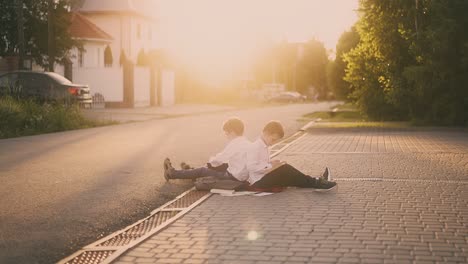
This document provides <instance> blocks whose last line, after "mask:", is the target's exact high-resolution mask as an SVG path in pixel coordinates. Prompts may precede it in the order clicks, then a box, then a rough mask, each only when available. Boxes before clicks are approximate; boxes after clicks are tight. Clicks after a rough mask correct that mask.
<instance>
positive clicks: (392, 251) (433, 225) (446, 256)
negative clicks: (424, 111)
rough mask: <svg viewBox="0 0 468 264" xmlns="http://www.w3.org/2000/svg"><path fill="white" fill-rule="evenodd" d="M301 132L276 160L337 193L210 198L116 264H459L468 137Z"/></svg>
mask: <svg viewBox="0 0 468 264" xmlns="http://www.w3.org/2000/svg"><path fill="white" fill-rule="evenodd" d="M309 132H310V133H309V134H307V135H306V136H304V137H302V138H301V139H300V140H299V141H297V142H295V143H294V144H293V145H292V146H291V147H290V148H288V149H287V150H286V151H285V152H283V153H282V154H280V155H279V156H278V157H277V158H279V159H284V160H286V161H288V162H289V163H291V164H293V165H294V166H296V167H297V168H299V169H301V170H303V171H304V172H307V173H310V174H311V175H316V174H318V173H319V172H321V171H322V170H323V167H324V166H325V165H327V166H330V167H331V169H332V173H333V175H334V177H335V178H336V179H337V181H338V186H339V188H338V190H336V191H333V192H329V193H317V192H314V191H313V190H310V189H294V188H291V189H287V190H286V191H284V192H282V193H278V194H274V195H271V196H264V197H251V196H241V197H222V196H219V195H214V196H212V197H210V198H209V199H207V200H206V201H205V202H204V203H202V204H201V205H199V206H198V207H196V208H195V209H193V210H192V211H191V212H189V213H188V214H186V215H185V216H183V217H182V218H180V219H179V220H177V221H176V222H175V223H173V224H172V225H170V226H169V227H168V228H166V229H164V230H162V231H161V232H159V233H157V234H155V235H153V236H152V237H150V238H148V239H147V240H145V241H144V242H143V243H141V244H140V245H138V246H137V247H135V248H133V249H131V250H129V251H127V253H126V254H124V255H122V256H121V257H120V258H118V259H117V260H116V261H115V263H468V206H467V204H468V133H466V132H462V131H456V130H454V131H445V130H440V131H433V132H431V131H427V130H423V131H418V130H411V131H400V130H374V129H371V130H364V129H360V130H349V129H347V130H339V129H336V130H314V129H313V130H311V131H309ZM389 142H390V144H388V143H389ZM343 146H348V147H343ZM350 146H356V147H350ZM381 146H384V147H381ZM388 146H393V147H392V148H390V147H388ZM369 178H380V179H382V180H365V179H369Z"/></svg>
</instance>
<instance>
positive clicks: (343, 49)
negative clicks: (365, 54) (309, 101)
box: [327, 27, 359, 100]
mask: <svg viewBox="0 0 468 264" xmlns="http://www.w3.org/2000/svg"><path fill="white" fill-rule="evenodd" d="M358 43H359V34H358V32H357V31H356V28H355V27H352V28H351V30H350V31H345V32H344V33H343V34H342V35H341V37H340V39H339V40H338V43H337V44H336V57H335V60H334V61H331V62H330V63H329V65H328V67H327V84H328V87H329V88H330V90H331V91H332V92H333V93H334V94H335V97H336V98H338V99H340V100H346V99H347V98H348V95H349V92H350V91H351V90H350V83H349V82H347V81H345V80H344V79H343V78H344V76H345V69H346V67H347V63H346V62H345V61H344V60H343V55H344V54H345V53H347V52H349V51H350V50H351V49H353V48H355V47H356V46H357V44H358Z"/></svg>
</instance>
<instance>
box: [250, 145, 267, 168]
mask: <svg viewBox="0 0 468 264" xmlns="http://www.w3.org/2000/svg"><path fill="white" fill-rule="evenodd" d="M261 156H262V155H261V154H260V152H259V150H258V149H255V148H252V149H250V150H249V151H247V170H248V171H252V172H263V171H266V170H268V169H271V167H272V165H271V163H270V162H269V161H268V160H264V159H262V158H261Z"/></svg>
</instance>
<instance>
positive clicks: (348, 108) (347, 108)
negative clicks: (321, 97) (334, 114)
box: [331, 103, 358, 111]
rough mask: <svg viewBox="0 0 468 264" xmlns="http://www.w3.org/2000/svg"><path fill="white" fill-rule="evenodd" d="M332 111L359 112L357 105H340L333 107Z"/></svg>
mask: <svg viewBox="0 0 468 264" xmlns="http://www.w3.org/2000/svg"><path fill="white" fill-rule="evenodd" d="M331 109H337V110H339V111H357V110H358V109H357V107H356V105H354V104H353V103H344V104H338V105H335V106H333V107H331Z"/></svg>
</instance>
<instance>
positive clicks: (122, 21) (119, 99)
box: [56, 0, 175, 107]
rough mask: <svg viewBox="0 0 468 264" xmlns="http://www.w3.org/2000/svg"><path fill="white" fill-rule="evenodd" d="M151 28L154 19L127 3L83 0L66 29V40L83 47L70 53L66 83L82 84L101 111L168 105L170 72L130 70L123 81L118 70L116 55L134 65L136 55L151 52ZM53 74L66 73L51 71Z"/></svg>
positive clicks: (127, 0)
mask: <svg viewBox="0 0 468 264" xmlns="http://www.w3.org/2000/svg"><path fill="white" fill-rule="evenodd" d="M155 28H156V20H155V18H153V17H149V16H147V15H144V13H143V11H139V10H137V9H136V8H135V6H134V5H133V1H132V0H84V1H83V2H82V5H81V6H80V7H78V8H77V9H76V10H74V14H73V17H72V23H71V26H70V34H71V35H72V37H74V38H76V39H79V40H81V41H82V44H83V49H82V50H78V49H74V50H72V51H70V60H71V63H72V67H71V68H72V69H71V76H72V77H71V78H72V81H73V82H75V83H82V84H88V85H89V86H90V88H91V91H92V92H93V93H99V94H101V95H102V96H103V97H104V98H105V101H106V106H116V107H133V106H149V105H171V104H174V101H175V100H174V93H175V91H174V73H173V72H170V71H164V70H162V71H160V72H155V70H154V69H150V68H147V67H138V66H135V67H134V68H133V69H132V70H131V77H128V73H127V74H125V73H124V69H123V67H121V66H122V65H121V62H123V61H124V60H122V59H121V55H123V56H125V60H130V61H131V62H133V64H136V63H137V59H138V55H139V53H140V52H144V53H147V52H148V51H150V50H152V49H154V48H155V47H156V45H155V43H156V41H155V32H156V30H155ZM56 72H59V73H62V74H64V73H65V72H66V70H64V69H61V67H57V69H56ZM152 80H153V81H152Z"/></svg>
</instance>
